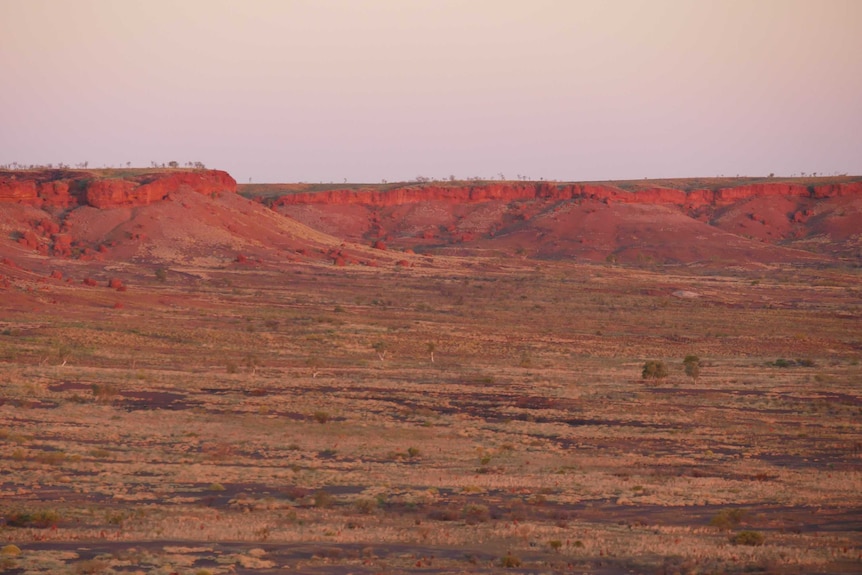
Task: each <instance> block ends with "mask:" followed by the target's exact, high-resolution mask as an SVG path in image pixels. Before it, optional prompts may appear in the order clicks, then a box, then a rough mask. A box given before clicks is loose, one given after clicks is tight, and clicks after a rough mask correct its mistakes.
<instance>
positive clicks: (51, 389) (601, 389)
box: [0, 258, 862, 574]
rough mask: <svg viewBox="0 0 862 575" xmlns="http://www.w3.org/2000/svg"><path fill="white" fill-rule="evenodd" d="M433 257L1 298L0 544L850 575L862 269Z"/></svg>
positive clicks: (426, 563)
mask: <svg viewBox="0 0 862 575" xmlns="http://www.w3.org/2000/svg"><path fill="white" fill-rule="evenodd" d="M441 262H442V263H441ZM443 263H445V264H446V265H447V267H446V268H445V269H443V268H442V265H443ZM450 264H451V265H450ZM438 265H440V266H441V267H439V268H436V269H422V268H416V269H414V270H404V271H400V272H397V273H396V272H390V271H382V270H370V269H369V270H360V269H346V270H345V269H340V270H339V269H334V268H332V267H313V266H307V267H299V266H297V267H292V268H286V269H283V270H279V271H271V270H270V271H267V270H253V269H248V270H238V271H228V270H207V272H206V274H205V276H204V275H200V276H198V277H197V279H194V280H193V281H189V282H185V283H182V284H180V283H172V282H170V281H169V282H167V283H165V282H160V281H158V279H157V278H156V277H155V275H154V273H153V271H152V270H151V269H143V268H142V269H141V270H139V273H138V275H137V276H134V275H132V276H130V277H132V278H133V279H134V278H135V277H136V278H137V281H127V282H126V283H129V284H130V285H132V286H133V288H132V289H130V291H129V294H134V297H128V299H127V300H126V303H125V306H124V308H123V309H122V310H110V311H108V309H109V308H108V307H107V304H108V303H111V302H112V300H111V302H109V301H103V299H100V298H102V297H103V296H101V295H100V292H94V291H93V290H86V289H82V288H79V287H77V286H71V285H70V286H57V287H52V290H53V293H52V294H49V296H50V297H53V298H56V299H58V300H62V301H63V302H64V305H63V306H62V308H59V307H56V306H51V305H45V304H43V303H40V300H38V298H39V297H48V296H42V295H41V294H36V295H34V296H33V297H34V299H33V304H32V305H26V306H25V305H21V306H16V307H14V308H12V307H10V308H8V309H6V310H4V314H3V319H2V321H0V333H2V334H3V335H0V361H2V364H0V367H2V370H0V468H2V469H3V475H2V483H0V517H2V518H3V525H2V526H0V536H2V538H3V539H4V542H5V543H8V544H10V545H11V544H14V545H15V546H17V548H20V553H13V552H11V551H10V552H8V553H6V552H5V551H4V552H2V554H0V566H2V568H3V569H20V570H23V571H26V572H28V573H49V572H50V573H64V572H65V573H90V572H92V573H99V572H102V573H111V572H119V571H122V570H124V569H126V568H127V567H128V566H136V568H137V569H139V570H140V571H141V572H152V573H168V572H171V571H176V572H182V573H198V572H202V570H207V571H208V572H210V573H211V574H216V573H229V572H233V571H234V570H236V571H238V572H246V571H243V570H248V572H252V571H254V570H258V569H263V570H266V569H287V568H289V569H291V570H299V571H300V572H312V571H316V570H324V569H328V570H329V571H328V572H344V573H347V572H360V573H365V572H369V573H370V572H380V571H384V572H405V571H409V570H415V569H428V570H430V571H434V572H444V573H449V572H452V573H454V572H463V571H477V572H495V571H497V570H499V569H500V568H501V567H505V568H506V569H507V571H510V572H519V571H523V572H537V571H543V572H553V571H562V570H566V569H569V568H570V566H571V568H575V569H577V570H579V571H582V572H590V571H601V572H620V573H622V572H627V571H630V570H634V571H636V572H655V573H664V572H674V571H680V572H694V573H701V572H703V573H705V572H746V571H751V570H766V571H782V572H811V571H817V572H852V571H854V570H858V568H859V567H860V552H862V541H860V539H859V528H860V525H862V524H860V520H859V516H860V512H862V505H860V496H859V493H862V474H860V470H862V469H860V452H862V434H860V423H859V422H860V415H862V393H860V387H859V382H860V381H862V367H860V365H859V360H860V355H862V353H860V346H862V333H861V332H860V328H859V325H860V323H859V321H858V320H859V318H860V314H862V299H860V291H859V288H858V285H859V279H860V278H859V277H858V273H857V272H855V271H841V270H819V271H810V270H808V271H806V270H800V269H775V270H764V271H762V272H758V274H757V275H756V276H754V275H750V274H746V273H742V272H739V273H738V274H732V273H727V274H724V275H720V276H715V275H705V276H698V275H694V274H689V273H685V272H683V271H680V272H678V273H675V274H661V273H654V272H649V271H642V270H641V271H633V270H626V269H618V268H611V267H603V266H576V265H566V264H542V265H541V266H540V267H520V266H519V264H512V263H511V262H502V261H500V262H493V261H491V262H489V261H485V262H473V261H466V260H457V259H451V260H446V259H445V258H440V259H439V260H438ZM815 280H818V281H815ZM824 282H825V283H828V285H823V284H824ZM680 290H686V291H690V292H695V293H698V294H700V297H697V298H686V297H677V296H675V295H674V292H677V291H680ZM112 297H115V296H112ZM376 342H384V343H385V345H386V349H387V353H386V355H385V358H384V359H383V360H381V359H380V358H379V357H378V354H377V353H376V352H375V350H374V349H373V344H375V343H376ZM429 342H433V344H434V350H435V360H434V362H433V363H432V362H431V360H430V357H429V353H428V349H429V347H428V344H429ZM61 346H64V347H62V349H61ZM61 352H62V353H61ZM689 354H696V355H697V356H699V357H700V359H701V374H700V377H699V378H698V380H697V383H696V384H695V383H694V382H693V381H692V380H691V379H690V378H688V377H686V375H685V373H684V366H683V364H682V360H683V358H684V357H685V356H686V355H689ZM250 357H251V358H253V362H251V363H250V360H249V359H248V358H250ZM525 357H526V358H528V359H529V361H525V360H524V358H525ZM647 359H660V360H662V361H664V362H665V364H666V365H667V366H668V367H669V370H670V375H669V377H668V378H666V379H662V380H660V381H657V382H644V381H643V380H642V379H641V369H642V366H643V364H644V361H645V360H647ZM778 359H786V360H792V361H788V363H787V364H786V365H785V367H780V365H783V364H781V363H777V362H776V360H778ZM63 361H65V365H62V363H63ZM227 362H232V363H233V364H234V365H235V366H237V369H236V370H235V371H236V373H227V372H226V369H225V365H226V363H227ZM252 364H253V365H252ZM312 364H313V365H312ZM743 509H744V511H741V510H743ZM10 518H13V521H10ZM15 518H18V519H20V521H17V520H15ZM716 518H718V519H716ZM25 519H26V521H25ZM746 532H757V533H759V534H762V536H763V544H762V545H746V544H732V542H731V539H733V540H736V542H737V543H745V542H747V541H753V539H751V538H752V537H754V536H751V535H741V533H746ZM288 543H289V544H290V545H286V544H288ZM5 549H6V548H4V550H5ZM10 549H11V548H10ZM13 572H14V571H13Z"/></svg>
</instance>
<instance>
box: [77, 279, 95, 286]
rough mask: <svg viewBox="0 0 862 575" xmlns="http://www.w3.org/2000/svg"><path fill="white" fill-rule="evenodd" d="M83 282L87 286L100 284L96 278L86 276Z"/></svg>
mask: <svg viewBox="0 0 862 575" xmlns="http://www.w3.org/2000/svg"><path fill="white" fill-rule="evenodd" d="M81 283H83V284H84V285H85V286H90V287H95V286H97V285H99V284H98V282H96V280H94V279H93V278H84V281H83V282H81Z"/></svg>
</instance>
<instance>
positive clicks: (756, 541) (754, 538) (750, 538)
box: [730, 531, 764, 545]
mask: <svg viewBox="0 0 862 575" xmlns="http://www.w3.org/2000/svg"><path fill="white" fill-rule="evenodd" d="M763 541H764V537H763V533H760V532H759V531H740V532H739V533H737V534H736V535H734V536H733V537H731V538H730V542H731V543H733V544H734V545H763Z"/></svg>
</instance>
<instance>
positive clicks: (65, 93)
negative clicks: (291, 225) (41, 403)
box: [0, 0, 862, 183]
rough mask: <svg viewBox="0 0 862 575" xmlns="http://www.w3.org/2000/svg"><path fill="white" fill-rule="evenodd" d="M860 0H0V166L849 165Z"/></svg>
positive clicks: (861, 113)
mask: <svg viewBox="0 0 862 575" xmlns="http://www.w3.org/2000/svg"><path fill="white" fill-rule="evenodd" d="M860 28H862V1H860V0H596V1H592V0H519V1H512V0H146V1H143V0H140V1H133V0H128V1H126V0H0V164H10V163H11V162H18V163H19V164H48V163H53V164H57V163H61V162H62V163H66V164H70V165H74V164H78V163H81V162H85V161H86V162H88V165H89V166H90V167H100V166H117V167H119V166H123V165H125V164H126V163H127V162H131V164H132V165H135V166H149V165H150V164H151V163H152V162H157V163H162V162H169V161H178V162H180V163H181V164H183V163H185V162H187V161H200V162H203V163H204V164H206V165H207V167H212V168H219V169H224V170H227V171H228V172H230V173H231V174H232V175H233V176H234V177H235V178H236V179H237V181H239V182H240V183H246V182H248V181H253V182H309V183H312V182H314V183H316V182H339V183H340V182H342V181H344V180H347V181H350V182H372V183H373V182H380V181H382V180H388V181H406V180H411V179H415V178H417V177H420V176H421V177H427V178H441V179H442V178H448V177H449V176H450V175H453V176H455V177H456V178H459V179H460V178H472V177H482V178H492V177H493V178H499V177H501V176H502V177H505V178H507V179H516V178H519V177H527V178H530V179H536V180H538V179H540V178H544V179H548V180H566V181H572V180H575V181H588V180H607V179H635V178H664V177H694V176H718V175H725V176H735V175H747V176H765V175H768V174H770V173H774V174H776V175H791V174H798V173H802V172H805V173H808V174H810V173H812V172H816V173H818V174H826V175H830V174H834V173H848V174H857V175H858V174H862V34H860V32H859V31H860Z"/></svg>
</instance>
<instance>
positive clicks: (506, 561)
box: [500, 553, 521, 569]
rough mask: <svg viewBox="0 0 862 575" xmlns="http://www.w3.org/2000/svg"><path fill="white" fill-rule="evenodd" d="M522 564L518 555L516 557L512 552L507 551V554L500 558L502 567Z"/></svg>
mask: <svg viewBox="0 0 862 575" xmlns="http://www.w3.org/2000/svg"><path fill="white" fill-rule="evenodd" d="M520 566H521V560H520V559H519V558H518V557H516V556H515V555H512V554H511V553H506V555H504V556H503V557H502V558H501V559H500V567H504V568H506V569H512V568H514V567H520Z"/></svg>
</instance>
